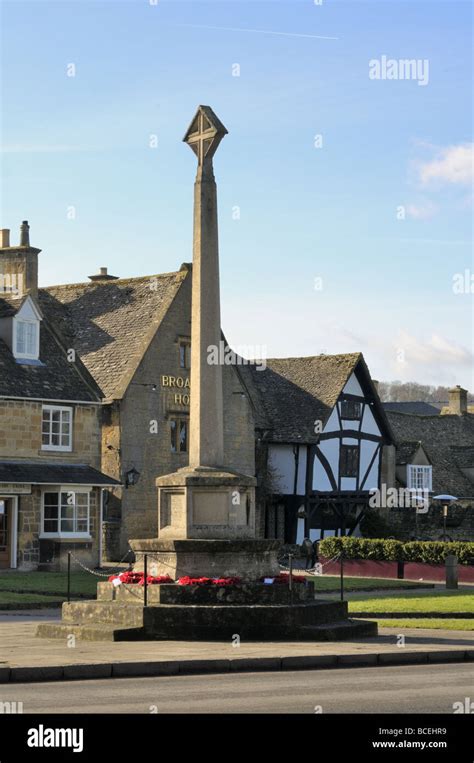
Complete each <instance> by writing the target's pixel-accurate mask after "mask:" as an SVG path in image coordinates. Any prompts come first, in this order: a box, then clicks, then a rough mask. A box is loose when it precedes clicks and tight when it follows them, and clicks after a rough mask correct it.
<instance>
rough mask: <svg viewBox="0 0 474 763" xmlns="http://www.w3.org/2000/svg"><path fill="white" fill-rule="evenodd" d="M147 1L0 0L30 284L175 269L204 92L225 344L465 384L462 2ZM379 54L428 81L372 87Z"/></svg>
mask: <svg viewBox="0 0 474 763" xmlns="http://www.w3.org/2000/svg"><path fill="white" fill-rule="evenodd" d="M152 2H153V0H151V2H150V0H132V1H131V2H123V1H120V0H106V1H104V2H95V1H94V2H84V1H83V0H68V1H61V2H44V1H43V0H36V1H34V2H25V1H24V0H15V1H14V2H2V3H1V10H2V31H3V35H2V38H3V39H2V51H3V52H2V62H1V63H2V69H3V79H2V87H1V95H2V104H1V105H2V113H3V120H2V134H1V143H2V154H1V157H2V167H1V170H2V172H1V176H2V183H1V193H2V199H1V222H0V225H1V227H7V228H11V229H12V237H13V242H15V241H16V240H17V237H18V229H19V224H20V222H21V220H23V219H28V220H29V222H30V225H31V238H32V243H33V244H34V245H36V246H38V247H41V248H42V250H43V251H42V254H41V255H40V258H41V260H40V281H41V283H42V285H47V284H52V283H62V282H75V281H83V280H86V279H87V276H88V275H90V274H91V273H94V272H96V271H97V270H98V268H99V267H100V266H103V265H106V266H108V267H109V270H110V271H111V272H113V273H114V274H116V275H120V276H122V277H127V276H136V275H143V274H151V273H160V272H168V271H173V270H176V269H178V268H179V266H180V264H181V263H182V262H184V261H190V259H191V252H192V185H193V181H194V174H195V159H194V157H193V154H192V153H191V151H190V150H189V149H188V148H187V147H186V146H185V145H184V144H183V143H182V142H181V139H182V137H183V135H184V132H185V130H186V128H187V126H188V124H189V122H190V120H191V118H192V116H193V114H194V111H195V109H196V106H197V105H198V104H199V103H205V104H209V105H210V106H212V108H213V109H214V111H215V112H216V113H217V115H218V116H219V117H220V118H221V120H222V121H223V122H224V124H225V125H226V127H227V129H228V130H229V135H228V136H226V138H225V139H224V141H223V142H222V143H221V146H220V147H219V149H218V152H217V154H216V157H215V162H214V164H215V174H216V179H217V182H218V192H219V223H220V253H221V283H222V323H223V328H224V331H225V333H226V335H227V337H228V339H229V341H230V342H231V344H233V345H234V346H236V347H238V348H242V346H243V345H250V346H258V347H263V348H266V353H267V355H268V356H270V357H273V356H292V355H293V356H297V355H311V354H318V353H320V352H327V353H336V352H354V351H358V350H360V351H362V352H363V353H364V355H365V357H366V360H367V362H368V364H369V367H370V369H371V371H372V374H373V376H374V377H375V378H379V379H383V380H389V379H402V380H406V381H408V380H416V381H419V382H422V383H430V384H438V383H439V384H453V383H460V384H463V385H464V386H467V387H469V388H470V389H473V390H474V378H473V350H474V344H473V298H474V295H473V293H472V292H469V289H465V290H464V293H454V292H453V277H455V276H456V274H460V273H464V272H465V271H466V270H467V271H468V273H467V279H469V278H470V276H471V275H472V274H473V273H474V264H473V258H472V185H471V183H472V175H471V174H470V173H471V172H472V158H471V157H472V78H471V65H472V48H471V41H470V39H471V33H472V21H471V15H472V6H471V4H470V3H469V2H456V1H455V0H449V2H439V1H436V0H430V1H429V2H428V0H424V1H423V2H417V1H416V0H410V1H408V0H406V1H398V2H388V0H377V1H376V2H358V0H351V1H350V2H335V1H334V0H323V2H322V4H321V5H318V4H316V3H314V0H291V2H272V1H271V0H268V1H267V2H255V1H254V0H252V2H249V1H246V2H241V1H239V0H236V1H235V2H232V1H230V0H228V1H227V0H219V1H218V2H200V0H193V1H192V2H180V1H179V0H169V2H167V1H166V0H158V2H157V3H156V5H155V4H152ZM250 30H252V31H250ZM333 38H335V39H333ZM382 56H386V57H387V58H388V59H394V60H396V61H398V60H400V59H416V60H420V61H421V62H423V61H425V60H427V61H428V65H429V70H428V71H429V77H428V82H427V84H426V85H420V84H418V81H416V80H413V79H412V80H406V79H405V80H401V79H391V80H388V79H383V80H382V79H379V80H374V79H370V78H369V61H371V60H373V59H377V60H380V59H381V57H382ZM70 64H73V65H74V67H75V76H74V77H71V76H68V66H69V65H70ZM235 64H238V65H239V67H240V76H233V73H235V71H236V67H235ZM69 72H71V68H69ZM153 135H156V136H157V141H158V145H157V147H156V148H152V147H150V136H153ZM316 135H320V136H322V145H321V146H320V147H316V146H315V136H316ZM320 142H321V141H320ZM237 207H238V208H239V209H238V211H239V215H237V217H238V219H235V218H236V208H237ZM71 208H73V211H72V210H71ZM71 215H75V217H73V219H71ZM400 217H402V218H404V219H399V218H400ZM315 279H321V280H320V281H317V280H315ZM319 287H320V288H319Z"/></svg>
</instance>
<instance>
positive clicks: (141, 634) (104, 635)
mask: <svg viewBox="0 0 474 763" xmlns="http://www.w3.org/2000/svg"><path fill="white" fill-rule="evenodd" d="M36 635H37V636H41V637H42V638H53V639H64V640H66V639H67V638H69V637H70V636H71V635H74V636H75V637H76V638H77V639H79V640H82V641H160V640H168V639H169V637H170V636H169V634H168V633H165V634H163V635H161V636H160V635H159V634H157V633H155V634H151V633H146V632H145V630H144V629H143V628H133V627H130V628H127V627H120V626H117V625H113V624H98V623H97V624H83V623H82V624H78V623H40V624H39V625H38V628H37V631H36ZM203 635H204V633H202V632H201V633H200V634H193V632H192V631H188V632H183V631H182V632H181V634H177V635H175V636H174V638H176V639H177V640H183V639H186V640H192V639H193V638H195V639H200V638H201V639H202V637H203ZM269 635H270V634H269ZM376 635H377V624H376V623H373V622H357V621H348V620H342V621H338V622H334V623H325V624H324V625H313V626H301V627H299V628H296V629H295V630H294V632H293V634H292V637H291V639H290V638H288V637H287V636H283V635H281V634H279V633H278V632H277V631H273V632H272V633H271V636H272V640H274V641H281V640H286V639H288V640H291V641H344V640H347V639H351V638H361V637H365V636H376ZM206 638H207V639H208V640H210V641H220V640H227V637H223V636H221V637H219V636H218V634H217V633H216V631H215V630H211V631H209V632H208V633H207V634H206Z"/></svg>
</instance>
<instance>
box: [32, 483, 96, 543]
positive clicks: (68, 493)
mask: <svg viewBox="0 0 474 763" xmlns="http://www.w3.org/2000/svg"><path fill="white" fill-rule="evenodd" d="M42 533H43V534H44V535H53V534H54V535H68V534H71V535H89V533H90V496H89V492H86V491H79V490H67V489H64V488H62V489H61V490H57V491H56V490H54V491H53V490H52V491H45V492H44V493H43V527H42Z"/></svg>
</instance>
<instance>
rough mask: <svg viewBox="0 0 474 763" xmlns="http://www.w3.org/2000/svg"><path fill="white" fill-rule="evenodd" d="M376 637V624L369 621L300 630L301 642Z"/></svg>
mask: <svg viewBox="0 0 474 763" xmlns="http://www.w3.org/2000/svg"><path fill="white" fill-rule="evenodd" d="M376 635H377V623H375V622H371V621H370V620H360V621H358V620H342V621H340V622H336V623H327V624H324V625H304V626H303V627H302V628H301V629H300V634H299V636H300V640H301V641H343V640H344V641H345V640H346V639H351V638H364V637H365V636H376Z"/></svg>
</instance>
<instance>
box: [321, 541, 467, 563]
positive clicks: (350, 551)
mask: <svg viewBox="0 0 474 763" xmlns="http://www.w3.org/2000/svg"><path fill="white" fill-rule="evenodd" d="M342 550H343V551H344V558H345V559H372V560H374V561H378V562H382V561H385V562H397V561H405V562H426V563H427V564H444V560H445V559H446V557H447V556H448V554H455V555H456V556H457V557H458V560H459V563H460V564H474V543H469V542H464V541H457V542H453V543H443V542H441V541H410V542H407V543H403V542H402V541H399V540H393V539H392V538H352V537H347V536H346V537H343V538H334V537H331V538H325V539H324V540H322V541H320V543H319V553H320V555H321V556H323V557H324V558H326V559H332V558H333V557H335V556H338V555H339V554H340V553H341V551H342Z"/></svg>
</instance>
